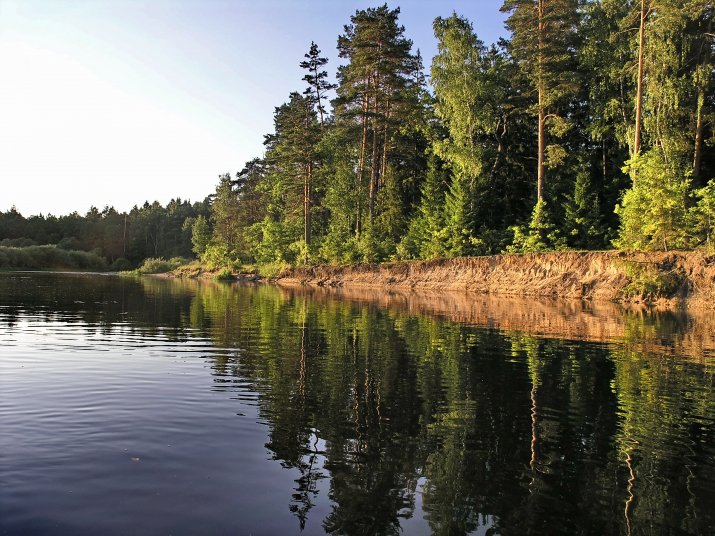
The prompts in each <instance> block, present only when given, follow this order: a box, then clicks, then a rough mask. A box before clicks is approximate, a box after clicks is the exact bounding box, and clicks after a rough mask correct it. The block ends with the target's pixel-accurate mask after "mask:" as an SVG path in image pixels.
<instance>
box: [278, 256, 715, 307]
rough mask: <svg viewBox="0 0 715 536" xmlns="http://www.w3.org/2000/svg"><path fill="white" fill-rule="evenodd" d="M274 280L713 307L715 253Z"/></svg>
mask: <svg viewBox="0 0 715 536" xmlns="http://www.w3.org/2000/svg"><path fill="white" fill-rule="evenodd" d="M273 281H274V282H275V283H276V284H278V285H282V286H300V285H310V286H322V287H363V288H384V289H390V288H395V289H403V290H425V291H441V290H449V291H461V292H469V293H475V294H490V295H495V296H519V297H538V298H568V299H579V300H595V301H618V302H627V303H648V304H652V305H656V306H660V307H663V308H680V307H689V308H700V309H715V255H712V254H706V253H703V252H667V253H666V252H648V253H646V252H624V251H601V252H592V251H590V252H554V253H533V254H526V255H494V256H489V257H470V258H458V259H440V260H433V261H413V262H396V263H384V264H359V265H352V266H314V267H301V268H290V269H286V270H284V271H282V272H281V273H280V274H279V275H278V276H277V277H276V278H275V279H274V280H273Z"/></svg>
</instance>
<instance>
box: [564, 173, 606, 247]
mask: <svg viewBox="0 0 715 536" xmlns="http://www.w3.org/2000/svg"><path fill="white" fill-rule="evenodd" d="M564 208H565V210H566V225H567V232H568V241H569V243H570V245H571V246H573V247H576V248H578V249H594V248H597V247H599V246H600V245H601V244H602V243H603V236H604V234H605V229H604V228H603V225H602V223H601V210H600V205H599V200H598V195H597V193H596V191H595V189H594V187H593V185H592V182H591V170H590V169H589V168H588V167H587V166H583V167H582V168H581V169H580V170H579V171H578V173H577V175H576V184H575V185H574V192H573V195H571V196H569V197H568V199H567V200H566V203H565V207H564Z"/></svg>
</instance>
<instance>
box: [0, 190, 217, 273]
mask: <svg viewBox="0 0 715 536" xmlns="http://www.w3.org/2000/svg"><path fill="white" fill-rule="evenodd" d="M209 213H210V200H209V199H208V198H207V199H205V200H204V201H202V202H196V203H190V202H189V201H185V200H181V199H179V198H177V199H172V200H171V201H169V203H167V204H166V206H163V205H161V204H160V203H159V202H158V201H154V202H153V203H151V204H150V203H149V202H145V203H144V204H143V205H142V206H134V207H133V208H132V209H131V210H130V211H128V212H118V211H117V210H115V209H114V208H113V207H105V208H104V209H103V210H101V211H100V210H99V209H98V208H96V207H92V208H90V210H89V211H88V212H87V213H86V214H85V215H80V214H78V213H77V212H73V213H72V214H69V215H66V216H53V215H47V216H44V215H42V214H40V215H36V216H30V217H27V218H26V217H24V216H23V215H22V214H21V213H19V212H18V211H17V210H16V209H15V208H11V209H10V210H8V211H6V212H2V213H0V246H5V247H14V248H28V247H31V246H37V245H47V244H54V245H56V246H57V247H58V249H63V250H69V251H74V250H80V251H89V252H93V253H95V254H97V255H98V256H100V257H103V258H105V259H106V260H107V261H108V265H109V266H110V267H112V268H113V269H118V270H125V269H128V268H131V267H134V266H136V265H138V264H140V263H141V262H142V261H143V260H144V259H146V258H154V257H165V258H171V257H192V256H193V253H192V244H191V227H192V225H193V222H194V220H195V218H197V217H201V216H205V215H208V214H209ZM16 254H19V252H17V253H16ZM37 267H38V268H44V267H46V266H42V263H40V264H39V265H38V266H37Z"/></svg>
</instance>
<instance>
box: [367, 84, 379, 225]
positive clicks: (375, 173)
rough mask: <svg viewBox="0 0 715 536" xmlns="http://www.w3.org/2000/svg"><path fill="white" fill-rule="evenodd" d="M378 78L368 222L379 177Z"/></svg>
mask: <svg viewBox="0 0 715 536" xmlns="http://www.w3.org/2000/svg"><path fill="white" fill-rule="evenodd" d="M379 86H380V78H379V76H377V75H376V76H375V98H374V102H373V111H374V114H373V117H372V156H371V159H370V194H369V197H370V198H369V205H370V206H369V211H370V223H372V221H373V218H374V217H375V199H376V197H377V181H378V179H379V173H380V171H379V169H380V168H379V157H378V144H377V138H378V133H377V132H378V124H377V123H378V121H377V114H378V111H379V103H378V99H377V94H378V91H379V89H380V87H379Z"/></svg>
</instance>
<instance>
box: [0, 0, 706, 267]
mask: <svg viewBox="0 0 715 536" xmlns="http://www.w3.org/2000/svg"><path fill="white" fill-rule="evenodd" d="M501 10H502V12H504V13H505V14H506V16H507V18H506V27H507V29H508V30H509V32H510V36H509V38H505V39H501V40H499V42H497V43H494V44H491V45H486V44H485V43H484V42H482V41H481V40H480V39H479V38H478V36H477V35H476V34H475V32H474V29H473V26H472V24H471V23H470V21H469V20H467V19H466V18H464V17H462V16H460V15H458V14H456V13H454V14H452V15H451V16H450V17H446V18H441V17H440V18H437V19H436V20H435V21H434V25H433V27H434V35H435V38H436V40H437V54H436V55H435V57H434V58H432V59H431V66H430V67H429V68H428V69H427V68H425V66H424V62H423V58H422V56H421V54H420V52H419V51H418V50H414V49H413V43H412V42H411V41H410V40H409V39H408V38H406V37H405V28H404V27H403V26H402V25H401V24H400V21H399V15H400V10H399V8H396V9H390V8H389V7H388V6H387V5H383V6H379V7H375V8H368V9H364V10H358V11H356V12H355V14H354V15H352V16H351V17H350V20H349V22H348V24H346V25H345V27H344V29H343V32H342V33H341V34H340V35H339V36H338V40H337V50H338V55H339V58H340V65H339V66H338V67H337V69H336V71H335V77H334V80H335V83H333V78H331V77H330V76H329V74H328V65H327V64H328V60H327V58H326V57H325V56H323V55H322V53H321V50H320V48H319V46H318V45H317V44H316V43H311V45H310V47H309V49H308V51H307V53H306V54H305V57H304V59H303V61H301V62H300V66H301V67H302V68H303V69H304V72H305V76H304V77H303V79H302V82H303V87H302V88H298V90H297V91H294V92H291V93H290V94H289V95H288V98H287V101H286V102H285V103H283V104H281V105H280V106H278V107H276V108H275V112H274V118H273V119H274V129H273V132H271V133H269V134H268V135H266V136H265V140H264V148H265V149H264V154H263V155H261V156H259V157H257V158H255V159H253V160H251V161H249V162H248V163H246V164H245V166H244V167H243V169H242V170H241V171H239V172H238V173H236V174H235V175H233V174H225V175H223V176H221V177H220V179H219V183H218V185H217V187H216V191H215V192H214V193H213V194H212V195H211V196H209V198H207V200H206V201H205V202H204V203H201V204H199V205H200V206H196V205H194V206H191V207H190V208H189V207H185V210H184V208H182V209H181V210H179V211H178V212H180V213H181V216H183V217H184V220H182V222H181V223H179V219H181V216H178V219H176V220H174V219H172V218H173V216H169V215H168V213H172V214H175V213H176V210H174V208H172V209H169V207H168V206H167V207H166V208H165V209H164V208H162V207H160V206H159V207H156V209H157V210H159V211H164V212H166V213H167V215H166V216H165V218H167V219H166V221H169V220H170V221H171V222H173V223H170V224H165V227H164V228H163V229H164V230H163V231H162V232H161V233H159V232H157V231H156V230H154V228H152V227H151V224H150V223H149V222H150V221H153V220H152V219H151V217H150V216H149V214H150V213H151V211H152V210H153V208H152V207H154V205H150V206H147V205H145V206H144V207H142V208H141V209H135V210H134V211H132V213H130V216H131V217H132V218H133V216H136V217H137V218H138V219H137V221H136V222H135V224H134V225H135V230H136V233H135V234H134V235H133V236H134V238H133V241H131V243H132V244H133V246H132V248H130V250H125V249H124V248H125V246H126V240H124V239H122V241H121V246H122V248H121V256H122V257H126V258H129V259H131V260H134V258H135V257H136V258H138V257H140V256H142V255H144V256H158V255H171V254H173V253H174V252H179V251H180V250H181V253H182V254H183V253H186V252H187V251H188V250H193V252H194V253H195V254H196V255H197V256H199V257H200V258H201V259H202V260H203V261H204V262H206V263H208V264H212V265H217V266H220V265H227V264H231V263H245V262H256V263H260V264H266V263H282V262H288V263H296V264H304V263H314V262H328V263H348V262H375V261H381V260H391V259H424V258H437V257H455V256H464V255H484V254H494V253H500V252H528V251H544V250H559V249H566V248H570V249H607V248H611V247H618V248H623V249H665V250H668V249H674V248H698V247H707V248H712V247H713V245H712V236H713V232H714V231H715V182H713V178H715V131H714V129H713V125H714V124H715V91H713V89H714V87H715V74H714V69H713V66H714V63H713V36H714V32H715V30H714V29H713V18H714V12H715V8H714V7H713V5H712V3H711V2H710V1H708V0H505V1H504V3H503V6H502V8H501ZM296 85H298V84H296ZM172 203H173V202H172ZM170 205H171V203H170ZM177 205H179V206H180V207H183V205H182V204H181V202H177ZM132 214H133V216H132ZM4 218H5V219H7V218H8V215H7V214H5V215H4ZM103 218H104V219H106V220H107V221H108V222H109V220H111V221H114V219H116V218H114V216H111V217H110V216H106V217H105V216H103ZM87 219H88V220H89V219H91V218H90V217H89V215H88V216H87ZM120 219H121V218H120ZM2 222H3V219H2V218H0V230H1V229H2V225H3V223H2ZM117 224H118V225H120V226H121V221H119V222H118V223H117ZM180 228H183V230H184V232H183V233H181V232H179V231H178V230H177V229H180ZM168 229H171V230H170V231H169V230H168ZM167 232H168V235H167V234H166V233H167ZM162 233H163V234H162ZM3 236H5V235H0V238H2V237H3ZM112 236H113V237H114V240H115V242H114V245H113V246H109V245H106V246H105V245H102V247H103V248H106V249H105V251H109V249H111V251H112V253H111V254H110V256H111V257H116V256H119V255H120V251H119V249H118V248H119V246H118V245H117V243H116V235H112ZM119 236H123V235H122V234H121V233H120V234H119ZM95 240H99V239H95ZM85 247H89V246H88V245H86V246H85ZM163 248H164V249H163ZM182 248H183V249H182ZM170 251H171V253H169V252H170Z"/></svg>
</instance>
